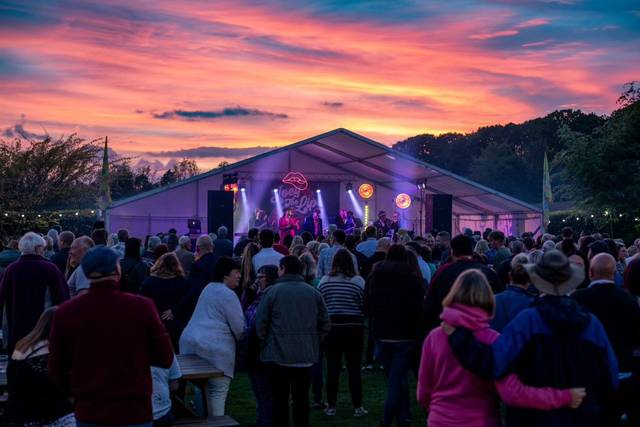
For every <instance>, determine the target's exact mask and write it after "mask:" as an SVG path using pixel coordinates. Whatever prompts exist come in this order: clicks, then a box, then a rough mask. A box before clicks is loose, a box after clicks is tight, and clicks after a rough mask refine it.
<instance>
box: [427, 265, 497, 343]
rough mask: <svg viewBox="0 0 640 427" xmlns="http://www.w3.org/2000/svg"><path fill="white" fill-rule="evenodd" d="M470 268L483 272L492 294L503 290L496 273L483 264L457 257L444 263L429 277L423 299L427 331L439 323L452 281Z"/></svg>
mask: <svg viewBox="0 0 640 427" xmlns="http://www.w3.org/2000/svg"><path fill="white" fill-rule="evenodd" d="M471 269H477V270H480V271H482V272H483V273H484V275H485V276H486V277H487V280H488V281H489V284H490V285H491V289H492V290H493V293H494V294H497V293H499V292H502V291H504V287H502V286H500V282H499V280H498V276H497V275H496V273H495V272H494V271H493V270H491V269H490V268H489V267H487V266H486V265H484V264H480V263H479V262H476V261H474V260H471V259H459V260H458V261H455V262H451V263H448V264H444V265H443V266H441V267H440V268H439V269H438V271H436V274H435V275H434V276H433V277H432V278H431V285H429V289H428V291H427V297H426V298H425V300H424V306H423V311H424V321H425V325H426V328H427V332H428V331H430V330H432V329H434V328H436V327H438V325H440V314H441V313H442V301H443V300H444V298H445V297H446V296H447V294H448V293H449V291H450V290H451V287H452V286H453V282H455V281H456V279H457V278H458V276H460V274H462V272H464V271H467V270H471Z"/></svg>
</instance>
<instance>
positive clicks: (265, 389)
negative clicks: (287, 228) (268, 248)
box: [243, 265, 278, 427]
mask: <svg viewBox="0 0 640 427" xmlns="http://www.w3.org/2000/svg"><path fill="white" fill-rule="evenodd" d="M276 280H278V267H276V266H275V265H265V266H262V267H260V270H258V274H257V276H256V281H255V287H256V298H255V299H254V300H253V302H251V304H249V305H248V307H247V308H246V309H245V310H244V318H245V328H244V335H243V336H244V338H243V340H245V341H246V354H245V356H244V363H245V367H246V369H247V373H248V374H249V381H250V383H251V389H252V390H253V394H254V396H255V398H256V427H271V426H272V425H273V424H272V418H273V411H272V405H273V402H272V400H273V399H272V392H271V386H270V384H269V376H268V373H267V369H268V365H266V364H264V363H262V362H261V361H260V340H259V339H258V334H257V333H256V314H257V311H258V306H259V305H260V301H261V300H262V297H263V296H264V293H265V291H266V289H267V288H269V287H270V286H271V285H273V284H274V283H275V282H276Z"/></svg>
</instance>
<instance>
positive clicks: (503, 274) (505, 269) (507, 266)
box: [493, 240, 575, 288]
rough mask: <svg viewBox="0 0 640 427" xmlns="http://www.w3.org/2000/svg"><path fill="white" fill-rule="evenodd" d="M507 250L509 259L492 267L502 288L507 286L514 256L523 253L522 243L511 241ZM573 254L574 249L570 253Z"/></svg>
mask: <svg viewBox="0 0 640 427" xmlns="http://www.w3.org/2000/svg"><path fill="white" fill-rule="evenodd" d="M509 250H510V251H511V255H509V258H507V259H505V260H504V261H502V262H501V263H500V264H498V265H494V266H493V268H494V270H495V271H496V274H497V275H498V280H500V286H501V287H503V288H504V287H506V286H507V285H508V284H509V272H510V271H511V260H513V257H514V256H516V255H518V254H521V253H524V252H525V248H524V243H522V241H521V240H512V241H511V242H510V243H509ZM573 252H575V249H574V250H573V251H572V252H571V253H573ZM565 255H567V254H565ZM567 256H569V255H567ZM527 259H528V257H527Z"/></svg>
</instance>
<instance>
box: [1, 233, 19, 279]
mask: <svg viewBox="0 0 640 427" xmlns="http://www.w3.org/2000/svg"><path fill="white" fill-rule="evenodd" d="M18 258H20V251H19V250H18V241H17V240H10V241H9V243H8V244H7V247H6V248H4V249H3V250H2V252H0V273H2V272H3V271H4V269H5V268H7V266H9V264H11V263H12V262H14V261H15V260H17V259H18Z"/></svg>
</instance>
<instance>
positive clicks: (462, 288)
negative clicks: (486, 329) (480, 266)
mask: <svg viewBox="0 0 640 427" xmlns="http://www.w3.org/2000/svg"><path fill="white" fill-rule="evenodd" d="M453 304H463V305H468V306H471V307H478V308H481V309H483V310H484V311H486V312H487V314H489V316H492V317H493V315H494V314H495V311H496V298H495V296H494V295H493V291H492V290H491V286H489V282H488V281H487V278H486V277H485V275H484V273H482V271H480V270H476V269H472V270H467V271H465V272H463V273H462V274H461V275H460V276H458V278H457V279H456V281H455V282H454V283H453V286H452V287H451V290H450V291H449V293H448V294H447V296H446V297H445V299H444V300H443V301H442V306H443V307H450V306H452V305H453Z"/></svg>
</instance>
